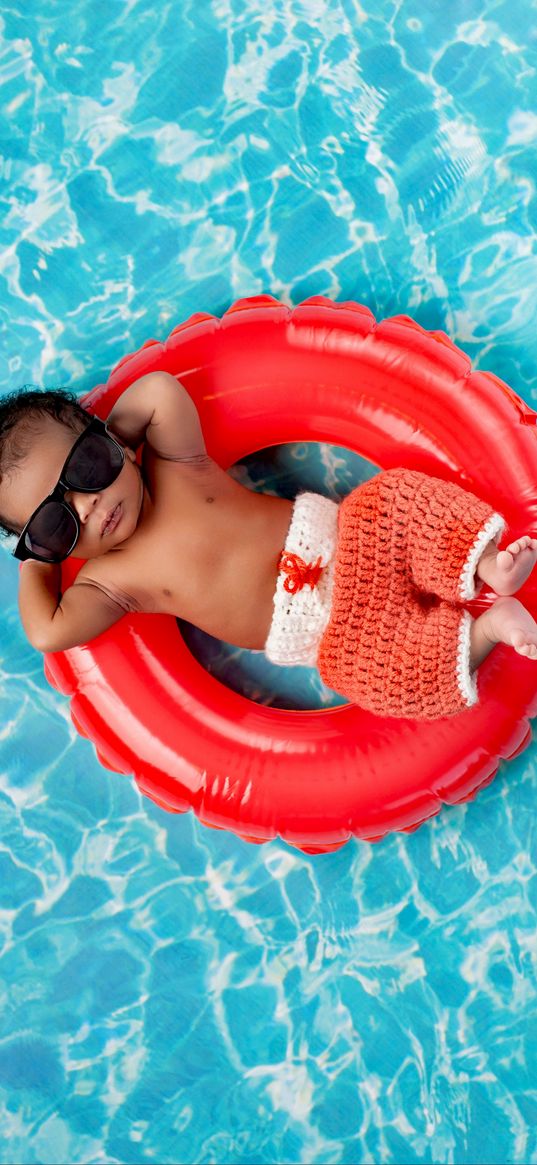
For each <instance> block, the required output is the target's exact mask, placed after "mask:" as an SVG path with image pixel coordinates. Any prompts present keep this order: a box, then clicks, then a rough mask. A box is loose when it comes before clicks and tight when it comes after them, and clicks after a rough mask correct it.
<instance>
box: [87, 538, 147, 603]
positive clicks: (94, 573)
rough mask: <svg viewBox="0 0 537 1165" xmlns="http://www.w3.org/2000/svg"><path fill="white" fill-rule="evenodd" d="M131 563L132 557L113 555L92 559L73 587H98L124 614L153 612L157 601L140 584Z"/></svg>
mask: <svg viewBox="0 0 537 1165" xmlns="http://www.w3.org/2000/svg"><path fill="white" fill-rule="evenodd" d="M130 560H131V555H128V554H127V555H123V556H122V555H119V554H118V555H116V554H111V553H109V554H105V555H103V557H102V558H91V559H89V561H88V562H86V563H85V564H84V566H83V567H82V568H81V569H80V571H79V572H78V574H77V577H76V579H75V581H74V586H76V585H77V583H85V584H86V585H88V584H89V585H91V586H95V587H97V588H98V589H99V590H100V591H102V593H103V594H105V595H107V596H108V598H110V599H113V600H114V602H115V603H118V604H119V605H120V606H121V607H122V608H123V610H124V612H125V614H134V613H138V612H140V611H152V610H153V609H154V606H155V603H154V599H153V598H152V596H151V594H150V592H149V591H148V589H147V588H146V587H144V586H143V584H142V583H141V582H140V583H139V582H137V580H136V577H135V572H134V570H133V564H132V562H131V561H130ZM129 568H130V569H129Z"/></svg>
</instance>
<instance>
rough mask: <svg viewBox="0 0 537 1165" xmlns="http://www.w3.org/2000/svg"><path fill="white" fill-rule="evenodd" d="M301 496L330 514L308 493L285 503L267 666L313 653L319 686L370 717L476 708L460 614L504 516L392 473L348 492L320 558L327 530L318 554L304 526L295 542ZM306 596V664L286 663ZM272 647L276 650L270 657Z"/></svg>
mask: <svg viewBox="0 0 537 1165" xmlns="http://www.w3.org/2000/svg"><path fill="white" fill-rule="evenodd" d="M308 498H309V499H312V498H315V499H316V500H318V501H322V502H324V503H325V505H328V506H334V505H335V503H333V502H327V499H325V498H322V499H321V498H319V495H315V494H303V495H301V497H299V498H298V499H297V502H296V503H295V510H294V512H293V521H292V522H291V526H290V528H289V534H288V538H287V541H286V545H285V550H284V551H283V552H282V555H281V558H280V575H279V578H278V584H277V588H276V595H275V608H274V617H273V621H272V626H271V629H270V633H269V639H268V640H267V645H266V647H265V651H266V652H267V654H268V655H269V658H272V660H273V662H275V663H291V662H310V663H311V662H313V656H314V655H316V659H315V662H316V664H317V667H318V668H319V672H320V674H321V677H322V679H323V681H324V683H325V684H327V685H328V686H329V687H331V688H333V689H334V690H335V691H337V692H339V693H340V694H341V695H342V696H346V697H347V698H348V699H349V700H351V701H352V702H353V703H356V704H359V705H360V706H361V707H362V708H366V709H368V710H369V711H371V712H374V713H376V714H377V715H380V716H397V717H405V718H409V719H420V720H433V719H438V718H439V717H441V716H452V715H455V714H456V713H458V712H460V711H462V709H464V708H467V707H470V706H471V705H472V704H475V703H476V701H477V699H478V695H477V681H476V675H475V674H472V673H471V672H470V667H469V660H470V627H471V622H472V619H471V615H470V613H469V612H468V611H465V610H464V609H463V608H462V606H461V604H463V603H465V602H468V601H469V600H471V599H473V598H474V597H475V595H476V594H477V592H478V590H479V589H480V585H481V584H480V583H479V580H477V582H476V579H475V571H476V567H477V563H478V561H479V558H480V557H481V554H482V553H483V550H484V549H485V547H486V546H487V545H488V543H489V542H490V541H491V540H495V541H498V540H499V538H500V536H501V534H502V533H503V531H504V529H505V522H504V519H503V518H502V516H501V515H500V514H497V513H495V512H494V511H493V510H492V509H491V507H490V506H488V505H487V504H486V503H485V502H482V501H480V499H479V498H477V497H475V496H474V495H473V494H471V493H468V492H467V491H465V490H463V489H461V488H460V486H458V485H455V484H454V483H452V482H444V481H441V480H439V479H438V478H432V477H428V476H427V475H425V474H422V473H418V472H416V471H414V470H406V469H392V470H388V471H386V472H384V473H379V474H378V475H377V476H376V477H374V478H372V479H371V480H370V481H368V482H365V483H364V485H361V486H359V487H358V488H357V489H355V490H353V492H352V493H351V494H349V496H348V497H347V498H345V500H344V501H343V502H342V503H341V505H340V506H339V508H336V514H335V515H334V513H333V511H332V512H331V513H330V518H331V520H334V518H335V519H336V521H337V545H336V549H335V553H334V554H333V555H330V547H329V544H328V542H329V540H328V541H327V538H326V532H325V534H324V541H323V539H321V541H323V545H324V549H323V551H322V552H320V551H319V543H318V542H317V544H316V538H315V530H314V529H313V528H312V527H311V526H310V527H309V529H308V530H307V531H306V532H304V530H303V529H302V535H301V539H299V541H300V545H299V542H297V541H296V532H297V529H298V527H299V526H300V521H299V516H300V511H301V509H302V517H303V516H304V501H302V499H308ZM301 501H302V507H301V506H300V503H301ZM327 516H328V511H327ZM293 525H294V527H295V538H294V540H293V538H292V537H291V536H292V535H293ZM308 572H309V573H308ZM286 584H287V586H286ZM321 586H323V587H324V590H323V594H322V595H320V593H319V588H320V587H321ZM278 588H279V589H280V596H281V595H282V594H285V595H286V599H285V600H284V603H286V604H287V606H286V608H285V610H284V606H282V603H280V605H279V607H278ZM315 591H317V595H318V602H317V608H316V611H315V613H314V614H315V617H313V614H312V616H311V619H310V623H311V628H312V630H311V631H310V632H309V642H308V651H307V652H306V655H307V658H305V659H292V658H289V657H285V650H283V651H282V645H283V644H284V642H285V640H286V638H287V641H288V643H289V637H288V636H287V635H286V628H288V629H289V635H290V636H291V639H292V637H293V630H292V628H293V604H294V602H295V600H296V599H299V598H300V596H301V595H307V596H308V598H310V596H312V595H313V594H314V593H315ZM297 614H298V610H297ZM299 630H300V629H299ZM294 634H295V637H296V628H295V631H294ZM298 638H299V639H300V634H298ZM277 640H278V641H279V644H280V647H279V648H277V650H276V651H275V652H274V651H273V652H272V653H271V651H270V646H271V644H272V645H273V646H274V645H275V644H276V641H277ZM267 648H269V650H267ZM291 654H292V652H291Z"/></svg>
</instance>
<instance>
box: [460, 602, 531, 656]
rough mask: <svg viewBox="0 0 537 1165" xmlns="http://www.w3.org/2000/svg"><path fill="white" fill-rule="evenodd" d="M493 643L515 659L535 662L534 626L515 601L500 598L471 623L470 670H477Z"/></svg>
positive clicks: (525, 612)
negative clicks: (510, 650)
mask: <svg viewBox="0 0 537 1165" xmlns="http://www.w3.org/2000/svg"><path fill="white" fill-rule="evenodd" d="M497 643H506V644H507V645H508V646H509V647H513V648H514V649H515V651H516V652H518V654H519V655H525V656H527V657H528V659H537V623H536V622H535V619H533V618H532V616H531V615H530V613H529V611H527V610H526V608H525V607H523V606H522V603H520V602H519V601H518V599H511V598H501V599H497V600H496V602H495V603H493V605H492V607H489V609H488V611H484V612H483V614H482V615H480V616H479V618H478V619H474V620H473V621H472V625H471V628H470V668H471V670H472V671H474V670H475V668H477V667H479V665H480V664H481V663H483V660H484V659H486V658H487V655H489V653H490V652H491V651H492V648H493V647H495V646H496V644H497Z"/></svg>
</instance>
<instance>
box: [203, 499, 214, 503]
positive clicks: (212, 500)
mask: <svg viewBox="0 0 537 1165" xmlns="http://www.w3.org/2000/svg"><path fill="white" fill-rule="evenodd" d="M205 501H206V502H214V498H205Z"/></svg>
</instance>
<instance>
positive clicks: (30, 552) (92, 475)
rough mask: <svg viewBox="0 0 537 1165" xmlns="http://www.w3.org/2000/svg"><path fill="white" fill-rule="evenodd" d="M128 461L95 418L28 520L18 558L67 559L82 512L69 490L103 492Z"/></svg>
mask: <svg viewBox="0 0 537 1165" xmlns="http://www.w3.org/2000/svg"><path fill="white" fill-rule="evenodd" d="M124 464H125V450H124V449H123V446H122V445H120V444H119V443H118V442H117V441H115V440H114V438H113V437H111V436H110V434H109V432H108V429H107V427H106V424H105V422H104V421H100V420H99V418H98V417H93V419H92V420H91V421H90V423H89V425H88V427H87V429H84V432H83V433H81V434H80V436H79V437H77V439H76V441H75V443H74V445H73V447H72V449H71V452H70V453H69V456H68V458H67V461H66V462H65V465H64V467H63V469H62V471H61V473H60V477H59V480H58V484H57V485H56V486H55V487H54V489H53V490H52V493H50V494H49V495H48V497H46V498H45V500H44V502H41V504H40V505H39V506H38V507H37V509H36V510H34V512H33V514H32V516H31V518H29V519H28V521H27V523H26V525H25V527H24V529H23V530H22V533H21V535H20V538H19V540H18V542H17V545H16V547H15V549H14V551H13V554H14V557H15V558H19V559H20V561H21V562H25V561H26V559H28V558H35V559H37V561H38V562H63V560H64V558H68V557H69V555H70V554H71V553H72V552H73V550H74V548H75V546H76V544H77V542H78V539H79V536H80V521H79V518H78V514H77V513H76V511H75V510H74V509H73V507H72V506H70V505H69V503H68V502H66V501H65V494H66V493H67V491H68V490H74V491H75V492H77V493H99V492H100V491H101V490H102V489H106V488H107V486H109V485H112V482H113V481H115V480H116V477H118V476H119V474H120V473H121V470H122V468H123V465H124Z"/></svg>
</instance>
